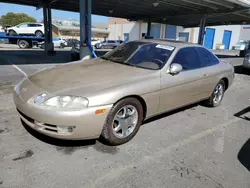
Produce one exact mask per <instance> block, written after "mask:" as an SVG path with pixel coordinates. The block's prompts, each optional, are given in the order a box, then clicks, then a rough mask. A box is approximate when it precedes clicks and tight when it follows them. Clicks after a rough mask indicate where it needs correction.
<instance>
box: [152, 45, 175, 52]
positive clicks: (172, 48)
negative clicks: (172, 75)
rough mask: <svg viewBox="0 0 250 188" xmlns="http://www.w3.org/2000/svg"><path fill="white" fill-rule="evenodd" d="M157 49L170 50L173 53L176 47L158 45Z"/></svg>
mask: <svg viewBox="0 0 250 188" xmlns="http://www.w3.org/2000/svg"><path fill="white" fill-rule="evenodd" d="M156 48H161V49H165V50H170V51H173V50H174V47H172V46H167V45H162V44H158V45H157V46H156Z"/></svg>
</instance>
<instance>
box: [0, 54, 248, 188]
mask: <svg viewBox="0 0 250 188" xmlns="http://www.w3.org/2000/svg"><path fill="white" fill-rule="evenodd" d="M227 60H229V61H231V62H233V63H234V65H235V67H236V77H235V81H234V83H233V85H232V87H231V88H230V89H229V90H228V91H227V92H226V94H225V98H224V101H223V103H222V104H221V105H220V106H219V107H217V108H206V107H204V106H202V105H200V104H195V105H192V106H189V107H187V108H183V109H180V110H177V111H174V112H171V113H167V114H163V115H160V116H157V117H156V118H153V119H150V120H149V121H147V122H145V123H144V125H142V126H141V128H140V130H139V132H138V134H137V135H136V136H135V137H134V139H133V140H132V141H130V142H129V143H127V144H124V145H121V146H118V147H110V146H106V145H104V144H102V143H100V142H99V141H76V142H70V141H59V140H55V139H51V138H48V137H45V136H43V135H41V134H38V133H36V132H34V131H32V130H31V129H29V128H28V127H27V126H25V125H23V124H22V123H21V122H20V119H19V117H18V115H17V112H16V109H15V107H14V104H13V101H12V91H13V87H14V85H15V84H16V83H17V82H18V81H19V80H20V79H21V78H22V77H23V75H22V73H21V72H20V70H18V69H17V68H21V70H22V71H24V72H26V73H27V74H31V73H33V72H35V71H37V70H40V69H42V68H46V67H50V66H54V64H40V65H36V64H22V65H18V67H15V66H13V65H6V64H5V65H0V100H1V102H0V187H1V188H7V187H8V188H9V187H11V188H45V187H51V188H85V187H87V188H92V187H93V188H95V187H97V188H99V187H100V188H103V187H108V188H117V187H121V188H122V187H124V188H127V187H138V188H141V187H144V188H152V187H155V188H161V187H162V188H163V187H164V188H166V187H170V188H172V187H173V188H184V187H185V188H249V187H250V178H249V177H250V172H249V170H250V162H249V159H250V152H249V150H250V149H249V148H250V100H249V99H250V87H249V84H250V76H249V75H248V74H243V73H241V67H240V65H241V64H242V59H241V58H232V59H227ZM83 123H84V122H83Z"/></svg>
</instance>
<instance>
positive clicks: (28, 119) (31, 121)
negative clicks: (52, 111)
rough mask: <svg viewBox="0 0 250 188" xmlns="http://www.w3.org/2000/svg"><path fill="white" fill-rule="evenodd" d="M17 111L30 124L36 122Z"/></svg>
mask: <svg viewBox="0 0 250 188" xmlns="http://www.w3.org/2000/svg"><path fill="white" fill-rule="evenodd" d="M17 111H18V112H19V114H21V115H22V116H23V117H24V118H25V119H26V120H27V121H29V122H30V123H33V124H34V123H35V120H34V119H32V118H30V117H28V116H26V115H25V114H24V113H22V112H21V111H20V110H18V109H17Z"/></svg>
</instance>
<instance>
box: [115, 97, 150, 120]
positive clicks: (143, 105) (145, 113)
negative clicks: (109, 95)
mask: <svg viewBox="0 0 250 188" xmlns="http://www.w3.org/2000/svg"><path fill="white" fill-rule="evenodd" d="M126 98H135V99H137V100H138V101H139V102H140V103H141V105H142V109H143V119H145V118H146V115H147V104H146V101H145V100H144V99H143V98H142V97H141V96H140V95H127V96H125V97H122V98H121V99H119V100H118V101H116V102H115V104H116V103H118V102H119V101H121V100H123V99H126Z"/></svg>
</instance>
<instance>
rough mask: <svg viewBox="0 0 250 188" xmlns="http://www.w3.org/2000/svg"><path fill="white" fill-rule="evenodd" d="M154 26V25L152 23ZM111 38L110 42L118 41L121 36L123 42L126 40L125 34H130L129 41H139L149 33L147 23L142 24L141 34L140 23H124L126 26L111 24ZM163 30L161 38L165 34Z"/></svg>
mask: <svg viewBox="0 0 250 188" xmlns="http://www.w3.org/2000/svg"><path fill="white" fill-rule="evenodd" d="M152 24H153V23H152ZM108 29H109V31H110V34H109V37H108V39H110V40H118V39H119V36H120V39H121V40H124V33H129V40H130V41H132V40H139V39H141V36H142V33H147V23H141V33H139V32H140V23H139V22H137V23H133V22H131V23H124V24H110V25H109V28H108ZM162 32H164V30H163V29H161V33H160V36H163V35H164V34H163V33H162Z"/></svg>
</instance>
